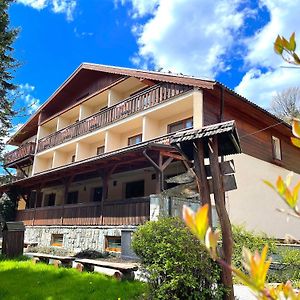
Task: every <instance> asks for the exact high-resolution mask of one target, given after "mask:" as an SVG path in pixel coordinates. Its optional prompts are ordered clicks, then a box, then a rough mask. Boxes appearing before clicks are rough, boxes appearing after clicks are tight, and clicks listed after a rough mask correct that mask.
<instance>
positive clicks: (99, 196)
mask: <svg viewBox="0 0 300 300" xmlns="http://www.w3.org/2000/svg"><path fill="white" fill-rule="evenodd" d="M102 192H103V189H102V187H96V188H94V194H93V201H94V202H97V201H101V200H102Z"/></svg>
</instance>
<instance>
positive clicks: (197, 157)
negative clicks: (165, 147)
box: [193, 139, 212, 227]
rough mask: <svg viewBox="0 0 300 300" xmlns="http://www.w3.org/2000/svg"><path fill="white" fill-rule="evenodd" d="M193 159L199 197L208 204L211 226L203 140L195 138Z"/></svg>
mask: <svg viewBox="0 0 300 300" xmlns="http://www.w3.org/2000/svg"><path fill="white" fill-rule="evenodd" d="M193 152H194V161H195V164H194V165H195V173H196V178H197V184H198V188H199V193H200V198H201V202H202V204H208V207H209V211H208V216H209V225H210V227H212V208H211V199H210V190H209V184H208V180H207V174H206V170H205V165H204V145H203V140H199V139H198V140H196V141H195V147H194V150H193Z"/></svg>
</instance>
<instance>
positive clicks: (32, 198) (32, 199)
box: [26, 191, 36, 208]
mask: <svg viewBox="0 0 300 300" xmlns="http://www.w3.org/2000/svg"><path fill="white" fill-rule="evenodd" d="M35 200H36V191H31V192H30V195H29V201H27V202H26V204H27V205H28V208H34V204H35Z"/></svg>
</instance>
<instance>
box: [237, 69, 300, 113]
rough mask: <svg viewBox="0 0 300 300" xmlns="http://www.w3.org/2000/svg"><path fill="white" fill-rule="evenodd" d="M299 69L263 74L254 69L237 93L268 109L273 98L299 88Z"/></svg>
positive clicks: (242, 82) (271, 71) (238, 87)
mask: <svg viewBox="0 0 300 300" xmlns="http://www.w3.org/2000/svg"><path fill="white" fill-rule="evenodd" d="M299 72H300V70H299V69H286V68H280V67H279V68H277V69H276V70H269V71H267V72H262V71H261V70H260V69H257V68H252V69H251V70H249V71H248V72H247V73H246V74H245V75H244V77H243V79H242V81H241V82H240V84H239V85H238V86H237V87H236V88H235V91H236V92H237V93H239V94H241V95H243V96H244V97H246V98H247V99H249V100H251V101H254V102H256V103H257V104H259V105H260V106H262V107H264V108H266V109H268V108H269V104H270V102H271V100H272V97H273V96H275V95H276V93H277V92H279V91H282V90H284V89H287V88H288V87H296V86H299Z"/></svg>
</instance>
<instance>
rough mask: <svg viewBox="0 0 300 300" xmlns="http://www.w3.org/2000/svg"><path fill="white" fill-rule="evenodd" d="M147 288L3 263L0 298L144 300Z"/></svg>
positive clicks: (0, 266) (95, 276) (51, 268)
mask: <svg viewBox="0 0 300 300" xmlns="http://www.w3.org/2000/svg"><path fill="white" fill-rule="evenodd" d="M145 291H146V285H145V284H143V283H141V282H136V281H117V280H115V279H112V278H109V277H105V276H103V275H101V274H95V273H88V272H83V273H79V272H78V271H77V270H74V269H65V268H55V267H54V266H49V265H46V264H42V263H39V264H36V265H35V264H33V263H32V262H31V261H12V260H7V261H0V299H1V300H2V299H7V300H10V299H11V300H19V299H22V300H26V299H28V300H29V299H30V300H35V299H45V300H46V299H47V300H56V299H63V300H71V299H74V300H75V299H76V300H84V299H97V300H102V299H103V300H110V299H112V300H118V298H120V299H121V300H127V299H128V300H133V299H144V297H143V293H145Z"/></svg>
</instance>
